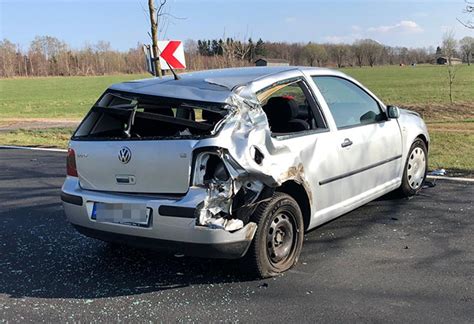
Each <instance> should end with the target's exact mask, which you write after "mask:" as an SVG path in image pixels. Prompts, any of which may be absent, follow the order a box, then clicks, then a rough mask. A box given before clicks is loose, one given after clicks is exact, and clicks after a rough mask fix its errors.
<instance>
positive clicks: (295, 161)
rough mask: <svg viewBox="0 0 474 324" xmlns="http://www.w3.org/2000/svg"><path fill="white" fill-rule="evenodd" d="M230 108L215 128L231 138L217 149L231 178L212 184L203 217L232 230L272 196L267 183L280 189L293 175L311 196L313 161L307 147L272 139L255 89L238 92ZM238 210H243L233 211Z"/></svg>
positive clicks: (210, 223) (206, 222) (206, 221)
mask: <svg viewBox="0 0 474 324" xmlns="http://www.w3.org/2000/svg"><path fill="white" fill-rule="evenodd" d="M244 89H245V88H244ZM227 108H228V109H229V110H230V112H229V114H228V115H227V116H226V117H225V118H224V119H223V120H222V121H221V122H219V123H218V125H216V128H215V131H216V132H217V129H218V131H219V133H220V136H219V137H220V138H223V139H226V143H223V144H224V145H222V146H223V147H226V149H225V150H224V149H220V150H218V152H217V154H218V155H219V157H220V158H221V160H222V162H223V163H224V165H225V167H226V169H227V171H228V172H229V175H230V179H228V180H227V181H225V182H219V181H211V182H210V183H208V184H207V197H206V199H205V201H204V204H203V206H202V208H201V209H200V211H199V220H198V222H199V224H200V225H207V226H217V227H220V228H224V229H226V230H230V229H229V228H232V229H234V228H235V227H242V226H243V225H244V223H245V222H247V221H248V218H249V216H250V214H251V213H253V211H254V210H255V208H256V207H257V206H258V204H259V203H261V202H262V201H263V200H265V199H268V198H269V197H266V196H265V195H263V197H262V195H261V193H262V192H263V190H264V189H265V188H267V189H268V188H276V187H278V186H280V185H281V184H283V183H284V182H286V181H288V180H294V181H296V182H298V183H301V184H302V185H303V186H304V187H305V189H306V192H307V193H308V194H309V195H311V189H310V186H309V182H308V180H307V179H306V177H305V172H304V167H303V165H304V164H303V160H304V161H305V162H309V163H310V162H311V159H312V158H313V155H312V154H311V155H310V156H306V157H305V156H302V153H301V152H304V151H306V152H307V150H304V149H305V148H302V147H295V148H291V147H289V146H288V145H285V144H283V143H282V142H280V141H278V140H276V139H274V138H272V136H271V130H270V127H269V124H268V120H267V117H266V114H265V112H264V111H263V109H262V107H261V105H260V103H259V102H258V100H257V98H256V97H255V95H253V94H252V93H242V95H240V94H239V95H238V94H233V95H232V96H231V97H230V98H229V106H228V107H227ZM306 145H307V146H308V147H306V149H309V150H310V152H314V150H311V148H310V147H311V146H312V147H313V148H314V146H315V145H316V144H315V143H307V144H306ZM202 162H203V161H201V163H202ZM195 172H196V173H197V174H198V176H202V177H203V176H204V175H203V174H199V172H203V170H198V169H196V171H195ZM272 193H273V191H272ZM270 197H271V195H270ZM310 200H311V199H310ZM236 201H238V203H236ZM235 210H239V212H236V213H234V214H233V211H235ZM234 217H239V219H236V218H234ZM231 220H232V221H231ZM237 222H238V223H237Z"/></svg>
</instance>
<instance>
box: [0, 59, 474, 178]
mask: <svg viewBox="0 0 474 324" xmlns="http://www.w3.org/2000/svg"><path fill="white" fill-rule="evenodd" d="M446 69H447V68H446V67H445V66H432V65H424V66H417V67H409V66H407V67H398V66H384V67H374V68H369V67H365V68H362V69H360V68H346V69H342V70H343V71H344V72H345V73H347V74H349V75H351V76H353V77H354V78H356V79H357V80H359V81H360V82H362V83H363V84H364V85H366V86H367V87H368V88H369V89H371V90H372V91H373V92H374V93H375V94H376V95H378V96H379V97H380V98H381V99H382V100H383V101H384V102H385V103H387V104H395V105H400V106H408V107H411V108H414V109H415V110H417V111H419V112H420V113H422V115H423V117H424V118H425V120H427V121H428V122H429V130H430V134H431V137H432V146H431V153H430V155H431V156H430V168H441V167H442V168H446V169H463V170H474V156H473V154H474V153H473V152H474V122H473V121H474V66H470V67H468V66H462V67H460V68H459V70H458V74H457V77H456V80H455V83H454V99H455V105H450V104H449V96H448V90H447V88H448V80H447V71H446ZM146 77H148V75H112V76H93V77H48V78H18V79H1V80H0V125H2V124H4V123H6V122H5V120H7V119H24V118H46V119H78V120H79V119H81V118H82V117H83V116H84V115H85V113H86V112H87V111H88V110H89V109H90V107H91V106H92V105H93V104H94V102H95V101H96V100H97V98H98V97H99V95H100V94H101V93H102V92H104V90H105V89H106V88H107V87H108V86H109V85H111V84H113V83H117V82H122V81H126V80H133V79H140V78H146ZM446 117H447V118H446ZM446 120H450V122H449V123H447V122H446ZM439 121H444V122H442V123H440V122H439ZM71 132H72V130H71V129H64V128H59V129H58V128H56V129H48V130H17V131H11V132H1V133H0V144H13V145H34V146H54V147H63V148H65V147H66V146H67V141H68V139H69V137H70V134H71Z"/></svg>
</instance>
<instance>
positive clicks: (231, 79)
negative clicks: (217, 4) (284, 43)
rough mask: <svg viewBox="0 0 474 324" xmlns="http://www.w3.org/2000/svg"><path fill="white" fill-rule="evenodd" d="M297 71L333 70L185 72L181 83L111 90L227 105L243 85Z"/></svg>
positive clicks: (150, 82) (142, 83)
mask: <svg viewBox="0 0 474 324" xmlns="http://www.w3.org/2000/svg"><path fill="white" fill-rule="evenodd" d="M295 70H300V71H303V70H308V71H309V70H314V71H331V70H328V69H320V68H309V67H297V66H275V67H242V68H228V69H218V70H207V71H197V72H188V73H182V74H179V77H180V79H179V80H175V79H174V77H173V76H171V75H168V76H165V77H163V78H162V79H159V78H149V79H142V80H135V81H127V82H123V83H117V84H114V85H112V86H111V87H110V88H109V89H111V90H118V91H124V92H132V93H138V94H145V95H153V96H159V97H169V98H179V99H184V100H192V101H207V102H215V103H227V99H228V98H229V96H230V95H231V93H232V91H233V90H235V89H236V88H238V87H240V86H244V85H248V84H250V83H252V82H255V81H257V80H261V79H264V78H271V77H272V76H275V77H276V76H277V75H278V74H282V73H285V72H288V71H295ZM333 72H334V71H333Z"/></svg>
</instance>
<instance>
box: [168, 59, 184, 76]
mask: <svg viewBox="0 0 474 324" xmlns="http://www.w3.org/2000/svg"><path fill="white" fill-rule="evenodd" d="M166 63H168V62H166ZM168 67H169V68H170V70H171V73H173V76H174V79H175V80H181V78H180V77H179V75H177V74H176V72H175V71H174V69H173V68H172V67H171V65H170V64H169V63H168Z"/></svg>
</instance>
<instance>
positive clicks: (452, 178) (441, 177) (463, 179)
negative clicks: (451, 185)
mask: <svg viewBox="0 0 474 324" xmlns="http://www.w3.org/2000/svg"><path fill="white" fill-rule="evenodd" d="M426 178H427V179H435V180H447V181H456V182H471V183H474V179H473V178H458V177H443V176H430V175H429V176H427V177H426Z"/></svg>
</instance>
